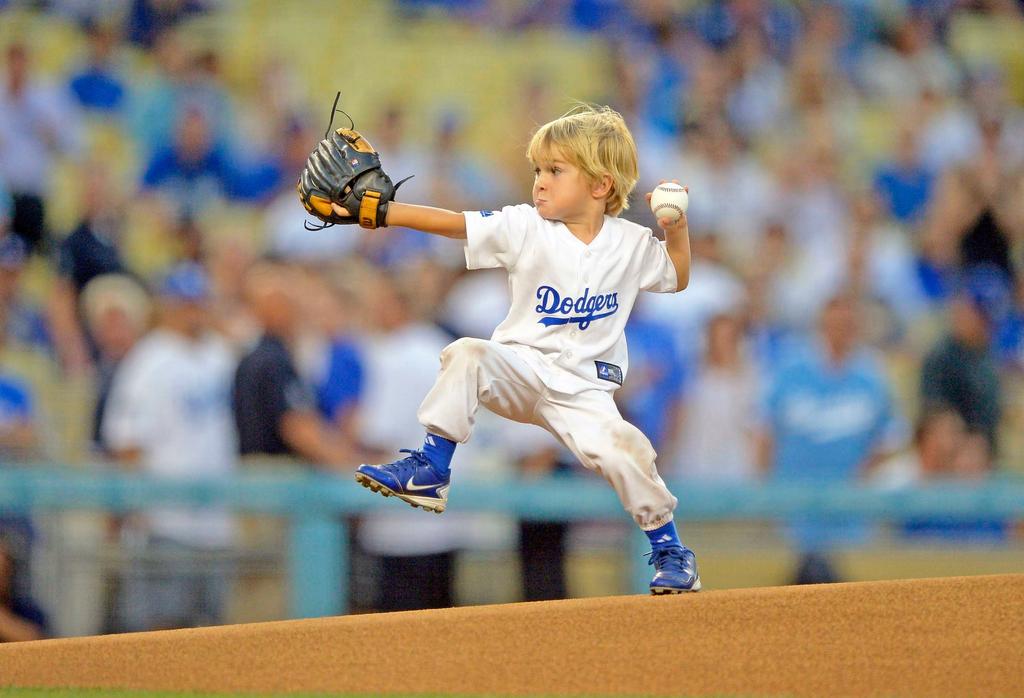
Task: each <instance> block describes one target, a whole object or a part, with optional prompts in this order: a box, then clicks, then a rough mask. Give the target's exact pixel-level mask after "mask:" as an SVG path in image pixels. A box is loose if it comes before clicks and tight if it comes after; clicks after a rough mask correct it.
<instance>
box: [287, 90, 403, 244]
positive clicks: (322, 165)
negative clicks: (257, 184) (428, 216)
mask: <svg viewBox="0 0 1024 698" xmlns="http://www.w3.org/2000/svg"><path fill="white" fill-rule="evenodd" d="M339 96H340V93H339ZM337 106H338V99H337V98H335V100H334V110H337ZM331 116H332V122H333V116H334V111H333V110H332V112H331ZM331 125H332V126H333V123H332V124H331ZM407 179H408V178H407ZM402 181H403V182H404V181H405V180H402ZM401 184H402V182H399V183H398V184H393V183H392V182H391V178H390V177H388V175H387V173H386V172H384V170H383V169H382V168H381V164H380V156H379V155H378V154H377V151H376V150H374V149H373V146H372V145H370V143H369V141H367V140H366V139H365V138H363V136H362V135H361V134H360V133H359V132H358V131H356V130H355V124H353V128H339V129H337V130H335V131H331V127H330V126H328V127H327V133H326V134H324V139H323V140H322V141H320V143H319V145H317V147H316V149H315V150H314V151H313V152H312V153H311V154H310V156H309V158H308V159H307V160H306V167H305V169H303V170H302V174H301V175H300V176H299V181H298V183H297V184H296V185H295V188H296V190H297V191H298V192H299V200H300V201H301V202H302V205H303V206H304V207H305V209H306V210H307V211H308V212H309V213H311V214H312V215H314V216H316V217H317V218H319V219H320V220H322V221H323V222H324V225H323V226H313V228H312V229H314V230H318V229H321V228H326V227H328V226H331V225H338V224H341V225H347V224H352V223H358V224H359V225H360V226H362V227H363V228H371V229H372V228H378V227H381V226H384V225H387V214H388V204H389V203H390V202H391V201H393V200H394V198H395V191H396V190H397V189H398V187H399V186H401ZM331 203H336V204H340V205H341V206H343V207H344V208H345V209H346V210H347V211H348V212H349V215H348V216H339V215H338V214H337V213H335V212H334V209H333V208H332V207H331ZM307 227H310V226H308V225H307Z"/></svg>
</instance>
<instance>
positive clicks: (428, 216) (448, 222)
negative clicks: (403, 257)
mask: <svg viewBox="0 0 1024 698" xmlns="http://www.w3.org/2000/svg"><path fill="white" fill-rule="evenodd" d="M331 205H332V206H333V207H334V212H335V213H337V214H338V215H339V216H346V215H349V214H348V212H347V211H346V210H345V209H344V208H343V207H342V206H340V205H339V204H331ZM386 222H387V225H398V226H401V227H403V228H414V229H416V230H422V231H423V232H424V233H433V234H434V235H441V236H443V237H446V238H452V239H454V240H465V239H466V217H465V216H463V215H462V214H461V213H458V212H456V211H449V210H447V209H443V208H434V207H433V206H417V205H416V204H403V203H399V202H397V201H392V202H391V203H389V204H388V216H387V221H386Z"/></svg>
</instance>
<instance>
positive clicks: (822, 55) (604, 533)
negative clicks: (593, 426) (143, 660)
mask: <svg viewBox="0 0 1024 698" xmlns="http://www.w3.org/2000/svg"><path fill="white" fill-rule="evenodd" d="M0 46H2V47H3V69H2V74H0V338H2V342H0V460H2V465H0V483H2V484H3V488H2V491H0V541H2V551H3V554H2V555H0V563H2V564H0V641H2V640H6V639H17V638H25V637H34V636H36V635H37V633H39V632H43V633H45V634H48V635H53V636H65V635H84V634H96V633H107V632H119V631H124V630H142V629H156V628H167V627H177V626H181V625H194V624H210V623H224V622H243V621H255V620H271V619H278V618H286V617H289V616H294V615H303V614H308V613H309V609H313V611H314V612H315V610H316V609H317V608H318V607H317V606H316V604H310V603H307V601H308V598H306V597H305V596H304V595H305V594H308V595H313V596H316V595H317V594H321V596H322V592H323V589H322V588H320V587H318V585H319V583H320V582H321V581H322V580H323V577H322V576H321V577H318V578H316V579H315V580H314V579H313V577H311V576H306V577H303V574H304V573H305V572H308V571H309V569H311V568H310V567H309V566H310V565H311V566H312V568H313V569H314V571H316V572H317V574H320V575H327V579H330V574H332V573H336V574H337V575H339V576H343V577H344V579H338V580H337V590H334V591H333V592H331V593H330V594H327V598H328V600H329V603H328V605H327V606H321V607H319V608H321V609H324V610H330V611H337V612H341V611H349V612H365V611H375V610H394V609H399V608H418V607H426V606H438V605H440V606H444V605H451V604H470V603H487V602H504V601H513V600H519V599H524V598H528V599H540V598H558V597H562V596H587V595H601V594H615V593H624V592H628V591H633V590H635V589H636V582H635V580H636V579H637V578H638V576H642V575H638V573H637V566H638V565H642V560H639V558H638V557H637V556H636V555H634V552H638V551H639V550H640V549H641V548H640V547H638V546H634V545H633V543H634V536H635V533H634V532H633V531H632V527H631V524H630V522H629V520H628V517H627V516H626V515H625V514H624V513H622V512H621V510H620V509H619V507H618V505H617V503H615V501H614V498H612V499H608V498H607V496H608V494H607V492H604V490H603V489H602V483H600V482H598V481H596V480H595V479H594V478H593V477H592V476H590V475H588V474H586V473H584V472H581V471H582V469H581V468H580V467H579V466H578V465H577V464H575V463H573V462H572V461H571V459H570V458H569V457H568V456H567V454H566V453H564V452H562V451H561V450H560V449H559V448H558V447H557V445H556V444H555V443H553V442H552V441H551V440H550V439H549V438H548V437H547V436H546V435H545V434H544V433H542V432H539V431H536V430H532V429H530V428H526V427H518V426H516V425H511V424H507V423H503V422H500V421H498V420H496V419H493V418H490V416H489V415H487V414H481V415H480V418H479V423H478V427H477V431H476V433H475V436H474V439H473V440H472V442H471V443H470V444H468V445H466V446H463V447H460V449H459V450H458V451H457V453H456V462H455V468H456V473H457V474H456V483H455V490H456V492H455V494H454V495H453V497H454V498H453V507H452V509H451V510H450V511H449V512H448V513H446V514H445V515H444V516H443V517H429V516H426V515H425V514H422V513H420V512H413V511H411V510H408V511H406V510H403V509H402V508H401V507H400V506H399V505H398V504H396V503H394V502H393V501H389V502H384V503H383V504H384V505H386V506H382V507H377V506H376V504H377V502H370V501H369V500H370V499H371V497H370V495H369V494H365V497H364V495H363V493H362V492H361V491H358V492H356V495H355V496H356V497H357V498H355V499H353V498H350V497H349V494H350V493H351V492H350V490H355V489H356V486H355V485H354V483H352V482H351V471H352V470H353V468H354V467H355V465H357V464H359V463H360V462H364V461H365V460H367V459H374V458H383V457H387V456H389V455H390V454H392V453H393V452H394V451H395V450H397V449H398V448H401V447H416V446H417V445H418V444H419V443H420V440H421V438H422V435H421V433H420V427H419V426H418V424H417V423H416V419H415V411H416V408H417V406H418V404H419V401H420V399H421V398H422V396H423V395H424V394H425V393H426V391H427V389H428V388H429V387H430V385H431V384H432V381H433V378H434V375H435V374H436V369H437V355H438V353H439V352H440V350H441V348H442V347H443V346H445V344H446V343H448V342H450V341H451V340H452V339H453V338H456V337H460V336H484V337H486V336H489V335H490V332H491V330H492V329H493V328H494V326H495V325H496V324H497V323H498V321H500V319H501V318H502V317H503V314H504V312H505V309H506V307H507V299H506V293H507V291H506V286H505V281H504V278H503V277H502V275H501V274H489V273H487V272H475V273H473V274H467V273H466V272H465V270H464V267H463V259H462V252H461V248H460V247H459V246H458V245H457V244H454V243H452V242H450V241H446V240H434V239H430V238H429V237H428V236H426V235H422V234H419V233H415V232H412V231H405V230H398V229H386V230H378V231H369V232H367V231H362V230H360V229H357V228H342V227H336V228H332V229H328V230H324V231H321V232H310V231H307V230H305V229H304V227H303V223H304V220H305V216H304V212H303V211H302V210H301V207H300V205H299V204H298V202H297V200H296V197H295V194H294V182H295V179H296V176H297V173H298V171H299V170H300V169H301V166H302V163H303V162H304V160H305V157H306V155H307V154H308V152H309V150H310V149H311V148H312V147H313V145H314V144H315V143H316V141H317V139H318V138H319V137H320V135H319V134H321V133H322V129H324V128H325V127H326V126H327V123H326V120H327V117H328V109H329V105H330V103H331V101H332V100H333V97H334V93H335V91H336V90H341V92H342V101H341V106H342V107H343V108H344V109H345V111H346V112H347V113H348V114H350V115H351V116H352V118H353V120H354V121H355V124H356V126H357V128H359V129H360V130H361V131H362V132H363V133H364V134H365V135H366V136H367V137H368V139H369V140H370V141H371V142H372V143H373V144H374V145H375V146H376V147H377V148H378V149H379V150H380V151H381V153H382V159H383V162H384V165H385V167H386V169H387V170H388V172H389V173H390V174H391V175H392V176H393V177H394V178H395V179H398V178H401V177H404V176H406V175H409V174H415V175H416V177H415V178H414V179H412V180H411V181H410V182H408V183H407V184H406V185H405V186H403V188H402V190H401V191H400V198H401V199H402V200H404V201H410V202H413V203H426V204H431V205H435V206H442V207H446V208H451V209H455V210H470V209H480V208H483V209H488V208H497V207H499V206H501V205H505V204H510V203H517V202H522V201H528V200H529V199H528V196H529V188H530V183H531V172H530V169H529V167H528V166H527V163H526V161H525V159H524V155H523V152H524V148H525V144H526V143H527V141H528V138H529V135H530V133H531V132H532V130H533V129H534V128H536V126H538V125H539V124H541V123H543V122H545V121H547V120H549V119H551V118H554V117H556V116H558V115H559V114H561V113H563V112H564V111H566V110H567V109H568V108H570V107H571V106H572V103H573V101H574V100H585V101H594V102H600V103H607V104H610V105H612V106H614V107H615V108H617V109H619V110H620V111H621V112H622V113H623V114H624V115H625V117H626V119H627V122H628V123H629V125H630V126H631V128H632V129H633V132H634V135H635V137H636V139H637V142H638V146H639V150H640V165H641V177H642V179H641V182H640V185H639V186H638V189H637V196H635V197H634V198H635V201H634V206H633V207H632V208H631V209H630V210H629V211H627V212H626V214H625V215H626V217H628V218H630V219H632V220H636V221H638V222H642V223H644V224H646V225H651V226H653V223H654V221H653V220H652V219H651V216H650V214H649V212H648V211H647V210H646V207H645V206H644V205H643V203H642V198H641V197H640V194H642V192H644V191H649V190H650V188H651V187H652V185H653V184H654V183H656V182H657V181H658V180H659V179H662V178H678V179H679V180H680V181H682V182H683V183H687V184H689V186H690V192H691V207H690V232H691V242H692V248H693V255H694V263H693V273H692V280H691V284H690V287H689V289H687V290H686V291H685V292H684V293H682V294H678V295H674V296H657V297H655V296H654V295H649V296H648V297H646V298H644V299H642V301H641V302H640V303H639V305H638V307H637V308H636V311H635V313H634V321H633V322H632V326H631V328H630V331H629V334H628V340H629V343H630V355H631V370H630V375H629V378H628V380H627V385H626V387H625V388H624V389H623V390H621V391H619V396H618V397H619V398H620V407H621V409H622V411H623V413H624V414H626V415H627V416H628V418H630V419H631V420H632V421H634V423H636V424H637V425H638V426H640V427H641V428H642V429H643V430H644V432H645V433H646V434H647V435H648V436H649V437H650V438H651V440H652V441H653V442H654V445H655V447H656V448H657V450H658V451H659V454H660V456H659V461H658V463H659V469H660V470H661V472H662V473H663V474H664V475H665V477H666V479H668V480H670V481H671V482H672V483H673V487H674V491H675V492H676V493H677V495H679V496H680V498H681V501H682V504H681V509H680V516H681V517H683V518H685V517H686V514H687V507H688V506H689V507H691V509H692V510H694V511H697V512H698V514H699V515H695V516H694V517H693V518H696V519H700V520H694V521H690V520H685V521H684V522H683V526H682V535H683V539H684V540H685V541H687V542H688V544H689V545H691V547H693V548H694V549H695V550H696V551H697V555H698V560H699V561H700V564H701V568H702V576H703V577H704V578H705V580H706V581H705V583H706V586H707V587H709V588H725V587H739V586H755V585H763V584H782V583H791V582H794V581H803V582H813V581H829V580H854V579H880V578H893V577H906V576H926V575H945V574H974V573H985V572H1000V571H1021V570H1022V569H1024V554H1022V541H1021V535H1020V528H1019V526H1018V525H1017V519H1018V518H1021V516H1022V515H1024V500H1022V498H1021V497H1020V496H1019V495H1020V493H1021V491H1022V490H1021V489H1020V487H1021V485H1020V476H1021V471H1022V469H1024V381H1022V376H1024V374H1022V370H1024V283H1022V282H1021V280H1020V270H1021V264H1022V262H1024V258H1022V255H1021V250H1022V241H1024V14H1022V6H1021V4H1020V3H1017V2H1012V1H1010V0H989V1H976V2H967V1H959V0H941V1H939V2H923V1H917V0H903V1H900V0H892V1H889V2H881V1H874V2H872V1H869V0H837V1H835V2H826V3H818V2H786V1H784V0H777V1H773V0H722V1H718V2H690V1H685V0H679V1H673V0H638V1H636V2H625V1H622V0H531V1H527V0H523V1H522V2H501V1H500V0H391V1H382V2H373V3H361V2H326V1H317V0H307V1H305V2H301V3H299V2H293V1H291V0H286V1H272V0H253V1H252V2H242V1H241V0H52V1H45V0H39V1H37V2H11V1H9V0H8V1H6V2H5V1H4V0H0ZM340 118H342V119H343V117H340ZM336 123H337V122H336ZM261 337H262V339H261ZM268 338H269V339H268ZM274 338H278V339H280V340H281V341H278V340H277V339H274ZM240 362H242V364H241V365H242V366H243V367H244V369H243V370H236V369H237V367H238V365H239V363H240ZM242 396H245V397H244V398H243V397H242ZM240 454H241V455H240ZM121 472H125V473H129V475H127V476H126V477H128V478H129V479H128V480H120V479H117V476H116V474H117V473H121ZM311 473H316V475H311ZM259 478H270V479H259ZM309 478H313V479H312V480H310V479H309ZM167 480H171V481H173V483H174V484H173V485H172V484H168V482H167ZM182 482H185V483H197V485H196V488H195V489H188V488H182V487H180V486H175V485H180V484H181V483H182ZM204 483H205V484H204ZM211 483H212V484H211ZM224 483H227V485H225V484H224ZM245 483H249V485H252V487H250V489H249V490H246V489H245V486H246V485H245ZM253 483H255V485H254V484H253ZM261 483H262V484H261ZM268 483H269V484H268ZM310 483H313V485H312V486H311V484H310ZM460 483H463V484H462V487H463V491H464V492H466V493H473V494H478V495H479V496H471V495H470V494H467V495H464V496H465V499H463V500H460V499H458V497H459V495H458V490H459V487H460ZM577 483H581V484H577ZM256 485H261V486H260V487H257V486H256ZM236 486H237V488H239V489H238V490H237V491H236V489H235V488H236ZM133 488H134V489H133ZM605 489H606V488H605ZM845 491H849V492H852V493H859V498H856V502H855V504H850V503H849V502H846V504H845V505H844V504H843V502H842V501H841V497H839V495H841V494H842V493H843V492H845ZM47 492H48V493H49V494H48V495H47V494H46V493H47ZM132 492H134V493H135V495H137V496H139V497H142V498H143V499H144V500H145V501H149V502H160V501H162V500H163V499H165V498H167V499H175V501H176V502H177V503H178V506H179V508H177V509H175V508H174V507H170V508H162V509H153V508H143V509H140V510H135V509H133V508H132V507H131V506H128V505H126V502H128V503H129V504H130V503H131V502H133V501H142V500H133V499H132V498H131V497H132V496H133V495H132V494H131V493H132ZM238 492H243V494H238ZM245 492H248V494H245ZM274 492H278V495H276V496H277V497H278V498H277V499H275V494H274ZM316 492H327V493H340V494H338V495H337V497H336V499H335V500H331V501H333V504H330V503H328V504H324V501H328V500H329V499H330V497H327V496H325V497H324V498H323V501H321V500H317V501H318V504H317V507H320V508H319V509H317V511H318V514H319V515H320V516H321V518H322V519H323V520H321V521H319V523H318V524H317V525H318V526H320V527H319V528H317V527H316V526H314V527H313V528H310V529H306V530H305V534H303V533H302V530H303V529H302V527H301V526H300V525H292V524H291V523H290V522H295V521H298V520H299V518H301V516H302V515H303V514H309V511H308V510H307V511H304V509H303V507H304V504H305V505H306V506H309V507H312V504H310V503H309V502H311V501H312V499H310V500H304V499H303V495H304V494H306V495H310V496H311V497H312V494H313V493H316ZM602 492H604V494H601V493H602ZM139 493H142V494H139ZM229 493H234V494H231V495H230V496H229ZM289 493H290V494H291V496H287V495H288V494H289ZM821 493H828V494H830V495H832V498H831V499H829V498H825V499H822V498H821V497H817V498H816V495H821ZM915 493H918V494H921V495H922V497H924V498H918V499H915V498H914V497H915ZM925 495H927V496H925ZM1000 495H1003V496H1002V498H1000ZM147 497H148V499H145V498H147ZM243 500H244V501H243ZM363 501H365V502H366V503H365V505H364V504H362V502H363ZM460 501H461V502H462V505H460V504H459V502H460ZM185 502H187V503H189V505H191V506H195V505H202V507H201V508H199V509H186V510H183V509H181V508H180V507H182V506H184V504H183V503H185ZM240 502H241V503H242V504H240ZM353 502H359V503H358V504H354V503H353ZM830 502H831V504H830ZM873 502H874V504H873ZM752 503H753V505H752ZM492 505H493V506H492ZM605 505H607V506H605ZM235 507H240V508H243V509H246V511H244V512H241V511H235V510H234V508H235ZM324 507H326V508H324ZM332 507H333V508H332ZM560 507H564V510H565V512H566V516H565V517H560V516H559V511H560ZM830 507H831V508H830ZM361 508H365V509H366V510H365V511H363V510H361ZM357 509H360V510H359V511H357ZM488 509H492V511H488ZM570 510H571V512H570ZM259 511H263V512H271V513H272V515H271V514H267V513H264V514H260V513H259ZM570 513H571V514H572V515H571V516H570ZM332 517H335V520H334V521H333V522H332V521H331V518H332ZM520 517H521V518H520ZM562 518H569V519H572V521H571V522H567V521H565V520H560V519H562ZM324 521H328V522H329V524H328V526H327V529H325V528H324V527H323V522H324ZM328 529H329V530H328ZM296 530H298V531H299V532H300V533H299V534H296V533H295V532H296ZM331 531H333V534H332V533H331ZM306 534H308V535H306ZM317 541H321V542H324V543H325V545H324V546H323V547H320V548H317ZM335 554H337V555H339V556H343V557H339V558H338V559H337V560H335V559H333V558H332V557H331V556H332V555H335ZM302 556H304V557H303V558H302V559H300V560H298V561H296V558H297V557H302ZM321 558H326V559H321ZM634 558H636V559H634ZM641 572H642V570H641ZM382 580H383V581H382ZM313 581H315V582H316V583H315V584H312V583H311V582H313ZM297 584H298V585H299V586H298V587H296V585H297ZM303 584H304V585H305V586H303ZM338 590H344V593H341V592H340V591H338ZM332 599H333V601H331V600H332ZM330 603H334V604H335V605H338V604H341V606H339V607H333V606H331V605H330ZM18 619H21V622H19V621H18ZM24 621H27V623H26V622H24Z"/></svg>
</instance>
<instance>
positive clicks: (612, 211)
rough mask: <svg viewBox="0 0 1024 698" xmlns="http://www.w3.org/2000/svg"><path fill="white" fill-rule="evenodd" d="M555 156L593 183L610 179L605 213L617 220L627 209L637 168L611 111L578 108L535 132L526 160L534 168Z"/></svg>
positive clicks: (625, 132) (629, 140) (628, 138)
mask: <svg viewBox="0 0 1024 698" xmlns="http://www.w3.org/2000/svg"><path fill="white" fill-rule="evenodd" d="M556 152H557V153H558V154H561V156H562V157H563V158H565V160H566V161H568V162H569V164H571V165H573V166H574V167H578V168H579V169H580V170H581V171H582V172H583V174H584V175H585V176H586V177H587V178H589V179H590V180H591V181H592V182H597V181H598V180H600V179H601V178H602V177H603V176H604V175H608V176H610V177H611V178H612V188H611V191H610V192H609V193H608V198H607V200H606V201H605V207H604V212H605V213H607V214H608V215H610V216H616V215H618V214H619V213H620V212H622V211H624V210H626V209H627V208H629V193H630V192H631V191H633V187H635V186H636V182H637V179H638V178H639V166H638V164H637V154H636V143H635V142H634V141H633V135H632V134H631V133H630V132H629V128H628V127H627V126H626V122H625V120H624V119H623V118H622V115H621V114H619V113H618V112H617V111H615V110H614V109H612V108H611V107H602V106H597V105H592V104H581V105H579V106H578V107H576V108H574V109H571V110H570V111H568V112H567V113H565V114H563V115H562V116H560V117H558V118H557V119H555V120H554V121H550V122H548V123H546V124H544V125H543V126H541V127H540V128H539V129H537V132H536V133H534V134H533V138H531V139H530V145H529V146H528V147H527V149H526V157H527V159H528V160H529V161H530V162H531V163H533V164H534V165H536V164H537V163H540V162H547V161H550V160H552V159H554V158H555V153H556Z"/></svg>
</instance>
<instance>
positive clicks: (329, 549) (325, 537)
mask: <svg viewBox="0 0 1024 698" xmlns="http://www.w3.org/2000/svg"><path fill="white" fill-rule="evenodd" d="M345 529H346V524H345V522H344V521H343V520H341V519H339V518H334V517H333V516H332V515H331V514H330V513H328V512H326V511H321V510H317V511H313V512H309V513H302V514H298V515H296V516H293V517H292V519H291V532H290V535H291V541H290V543H291V544H290V546H289V550H288V595H289V596H288V598H289V609H290V614H291V617H292V618H317V617H320V616H336V615H340V614H342V613H344V612H345V611H346V610H347V608H346V606H347V603H348V598H347V597H348V536H347V533H346V530H345Z"/></svg>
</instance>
